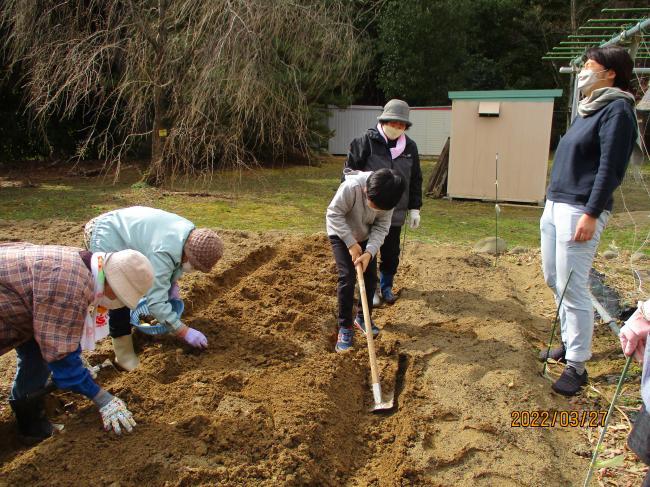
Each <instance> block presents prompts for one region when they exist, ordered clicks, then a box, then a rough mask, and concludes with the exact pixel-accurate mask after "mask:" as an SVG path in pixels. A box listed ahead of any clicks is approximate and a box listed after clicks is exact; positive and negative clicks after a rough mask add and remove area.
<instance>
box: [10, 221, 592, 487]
mask: <svg viewBox="0 0 650 487" xmlns="http://www.w3.org/2000/svg"><path fill="white" fill-rule="evenodd" d="M36 233H37V232H36V231H35V234H36ZM76 238H78V233H76V234H75V233H74V232H72V231H71V234H70V240H71V241H70V242H67V241H66V242H65V243H73V242H72V240H74V239H76ZM225 238H226V242H227V246H226V251H227V255H228V256H227V258H225V259H224V261H223V262H221V263H220V264H219V265H218V266H217V268H216V269H215V270H214V271H213V272H212V274H210V275H208V276H198V277H193V276H190V279H191V280H190V281H186V282H183V283H182V290H183V295H184V298H185V301H186V303H187V305H188V306H187V309H188V316H187V319H186V322H187V323H188V324H190V325H191V326H194V327H196V328H198V329H200V330H202V331H203V332H205V334H206V335H207V337H208V340H209V343H210V346H209V348H208V349H207V350H206V351H204V352H196V351H192V350H189V349H187V348H185V347H183V346H182V345H181V344H180V343H179V342H177V341H176V340H174V339H172V338H162V339H160V338H150V337H145V336H144V335H136V345H137V348H138V349H139V356H140V359H141V366H140V367H139V368H138V369H137V370H136V371H134V372H132V373H119V372H117V371H114V370H105V371H102V372H101V373H100V374H101V375H100V378H99V379H98V381H99V382H100V383H101V384H102V385H104V386H105V387H107V388H108V389H109V390H110V391H111V392H112V393H114V394H116V395H117V396H119V397H121V398H122V399H124V400H125V401H126V403H127V404H128V406H129V408H130V409H131V411H132V412H133V413H134V415H135V418H136V419H137V421H138V427H137V429H136V431H135V432H134V433H133V434H130V435H124V436H123V437H121V438H119V437H115V436H114V435H112V434H106V433H104V432H103V430H102V429H101V426H100V421H99V416H98V414H97V412H96V410H95V408H94V407H93V406H92V405H91V404H90V403H89V402H88V401H87V400H85V399H83V398H81V397H80V396H77V395H74V394H70V393H56V394H54V399H53V400H51V401H50V406H51V409H52V413H53V416H52V417H53V419H54V420H55V421H57V422H61V423H65V426H66V427H65V432H64V433H63V434H60V435H58V436H56V437H54V438H51V439H49V440H47V441H45V442H43V443H42V444H40V445H38V446H36V447H33V448H31V449H26V448H24V447H21V446H20V445H19V443H18V442H17V439H16V437H15V433H14V431H13V419H12V416H11V413H10V411H9V409H8V407H7V406H6V401H5V400H4V399H5V398H6V395H7V391H8V386H9V384H10V382H11V378H12V374H13V354H8V355H6V356H5V357H2V359H0V381H1V382H0V384H1V385H2V390H1V392H2V394H1V396H2V397H0V400H1V402H0V437H2V438H3V441H2V443H1V444H0V462H2V466H1V467H0V485H37V486H40V485H43V486H45V485H48V486H49V485H89V484H93V485H106V486H108V485H113V486H114V487H117V486H118V485H119V486H122V487H123V486H130V485H167V486H189V485H268V486H271V485H273V486H275V485H287V486H292V485H295V486H297V485H359V486H361V485H378V486H402V485H426V486H429V485H430V486H451V485H453V486H495V485H499V486H504V487H507V486H540V485H549V486H550V485H552V486H571V485H577V484H578V483H579V482H580V480H581V478H582V476H583V475H584V472H585V471H586V467H587V464H588V460H587V459H585V458H581V457H578V456H577V455H575V454H574V453H573V452H572V451H573V449H574V445H576V444H577V443H580V442H581V441H582V440H581V439H580V437H579V434H578V432H577V430H575V429H568V428H560V427H555V428H513V427H511V412H512V411H516V410H544V409H560V410H563V409H568V408H570V404H569V403H568V402H567V401H566V400H565V399H564V398H562V397H559V396H557V395H555V394H552V393H551V392H550V387H549V383H548V382H547V381H546V380H545V379H543V378H542V377H540V374H539V372H540V368H541V367H540V364H539V363H538V362H537V361H536V354H537V348H536V347H535V346H533V345H532V344H531V343H533V344H534V343H536V342H537V341H538V340H539V339H540V338H542V337H543V336H544V334H545V333H547V331H548V329H549V320H548V319H547V318H546V317H542V316H541V310H542V309H543V307H544V306H546V309H545V311H548V310H552V300H551V299H550V293H548V292H544V291H543V289H544V288H543V282H542V281H541V277H540V276H539V268H538V264H537V263H536V261H535V260H534V259H532V260H531V259H530V258H527V257H526V256H525V255H524V256H512V257H509V258H505V259H500V261H499V265H498V266H497V267H494V265H493V261H492V260H490V259H488V258H486V257H483V256H481V255H477V254H473V253H471V252H470V251H468V250H466V249H456V248H453V247H433V246H430V245H426V244H420V243H415V242H409V243H407V251H406V255H405V256H404V259H403V263H402V266H401V268H400V275H399V277H398V282H397V288H398V289H399V291H400V299H399V300H398V302H397V304H395V305H394V306H392V307H384V308H380V309H377V310H376V311H375V313H374V317H375V319H376V322H377V324H378V326H379V327H380V328H382V329H383V331H382V334H381V335H380V337H379V338H378V339H377V341H376V345H377V348H378V356H379V359H380V362H381V369H382V382H383V383H384V386H385V388H386V389H388V390H390V389H393V388H394V389H396V393H397V404H398V407H397V409H396V411H393V412H391V413H384V414H380V415H377V414H370V413H369V412H368V408H369V406H370V403H371V400H372V397H371V393H370V388H369V367H368V358H367V350H366V348H365V340H364V338H363V336H362V335H361V334H360V333H359V332H358V333H357V335H356V346H355V350H354V351H352V352H348V353H344V354H336V353H334V352H333V348H334V340H335V332H336V329H335V309H336V297H335V296H336V294H335V288H336V272H335V266H334V261H333V258H332V255H331V250H330V248H329V243H328V241H327V238H326V237H325V236H324V235H314V236H303V237H299V236H282V235H275V234H263V235H257V234H251V233H237V232H230V233H225ZM26 239H27V240H29V238H26ZM31 240H32V241H34V240H36V239H31ZM45 240H47V239H45ZM41 241H43V240H41ZM59 241H60V240H59ZM62 243H63V242H62ZM531 283H532V287H531ZM544 303H546V304H544ZM109 357H112V354H111V352H110V345H109V344H108V343H103V344H102V346H101V347H100V349H99V350H98V351H96V352H93V353H92V354H90V355H89V359H90V362H91V363H101V362H102V361H103V360H104V359H106V358H109Z"/></svg>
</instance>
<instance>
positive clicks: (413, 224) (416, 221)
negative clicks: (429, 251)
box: [409, 210, 420, 230]
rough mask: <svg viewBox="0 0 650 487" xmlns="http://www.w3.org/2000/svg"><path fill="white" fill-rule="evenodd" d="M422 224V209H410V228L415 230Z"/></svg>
mask: <svg viewBox="0 0 650 487" xmlns="http://www.w3.org/2000/svg"><path fill="white" fill-rule="evenodd" d="M419 226H420V210H409V228H410V229H411V230H415V229H416V228H417V227H419Z"/></svg>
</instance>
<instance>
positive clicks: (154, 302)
mask: <svg viewBox="0 0 650 487" xmlns="http://www.w3.org/2000/svg"><path fill="white" fill-rule="evenodd" d="M84 241H85V244H86V247H87V248H88V250H90V251H91V252H96V251H103V252H115V251H118V250H123V249H134V250H137V251H138V252H142V253H143V254H144V255H145V256H147V258H148V259H149V260H150V261H151V264H152V266H153V269H154V282H153V286H152V288H151V289H150V290H149V292H148V293H147V295H146V297H145V299H146V303H145V304H146V308H147V309H148V312H149V314H150V315H151V316H152V317H153V318H155V319H156V320H157V321H158V323H159V324H160V325H162V326H164V328H165V331H166V332H167V333H171V334H174V335H176V336H177V337H179V338H181V339H183V340H185V342H187V343H188V344H189V345H191V346H193V347H196V348H205V347H207V345H208V340H207V338H206V337H205V335H204V334H203V333H201V332H200V331H199V330H196V329H194V328H191V327H188V326H186V325H185V324H183V322H182V321H181V317H180V312H181V309H182V306H181V309H179V307H178V306H174V304H175V301H176V302H178V297H179V296H178V286H177V284H176V282H177V281H178V279H179V278H180V277H181V276H182V275H183V274H186V273H189V272H194V271H201V272H210V270H211V269H212V267H213V266H214V265H215V264H216V263H217V261H218V260H219V259H221V256H222V255H223V242H222V240H221V238H220V237H219V235H217V233H216V232H214V231H213V230H210V229H208V228H196V227H195V226H194V224H193V223H192V222H191V221H189V220H187V219H185V218H183V217H181V216H178V215H175V214H174V213H169V212H167V211H163V210H159V209H156V208H148V207H145V206H132V207H130V208H123V209H119V210H114V211H110V212H108V213H104V214H102V215H100V216H98V217H96V218H93V219H92V220H90V221H89V222H88V223H87V224H86V226H85V228H84ZM138 308H140V306H138ZM131 326H132V325H131V312H130V311H129V309H127V308H121V309H116V310H111V312H110V319H109V327H110V336H111V338H112V341H113V349H114V351H115V361H116V362H117V363H118V365H119V366H120V367H122V368H123V369H125V370H127V371H131V370H133V369H135V368H136V367H137V366H138V364H139V360H138V356H137V355H136V354H135V352H134V350H133V339H132V335H131Z"/></svg>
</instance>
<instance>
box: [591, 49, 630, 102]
mask: <svg viewBox="0 0 650 487" xmlns="http://www.w3.org/2000/svg"><path fill="white" fill-rule="evenodd" d="M584 59H585V61H586V60H587V59H592V60H594V61H596V62H597V63H598V64H600V65H602V66H604V67H605V69H612V70H614V72H615V73H616V77H615V78H614V86H616V87H617V88H620V89H622V90H624V91H630V81H631V79H632V70H633V69H634V61H632V58H631V57H630V54H629V53H628V52H627V50H626V49H623V48H622V47H615V46H612V47H592V48H591V49H588V50H587V52H585V55H584Z"/></svg>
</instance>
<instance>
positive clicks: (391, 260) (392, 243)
mask: <svg viewBox="0 0 650 487" xmlns="http://www.w3.org/2000/svg"><path fill="white" fill-rule="evenodd" d="M401 232H402V227H401V226H392V227H390V230H389V232H388V235H386V239H385V240H384V244H383V245H382V246H381V249H380V250H379V253H380V254H381V255H380V257H381V262H380V263H379V272H381V273H382V274H383V275H387V276H394V275H395V273H396V272H397V266H399V253H400V248H399V237H400V234H401Z"/></svg>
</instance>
